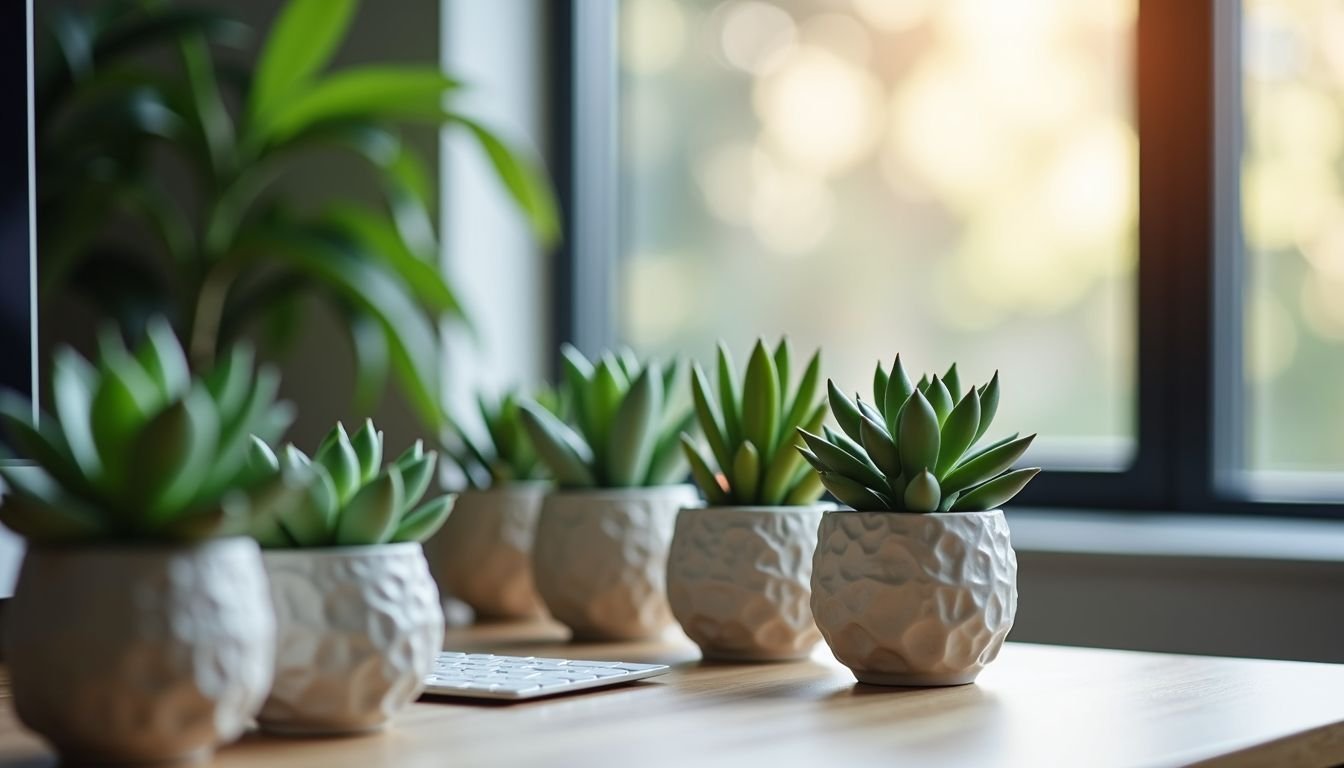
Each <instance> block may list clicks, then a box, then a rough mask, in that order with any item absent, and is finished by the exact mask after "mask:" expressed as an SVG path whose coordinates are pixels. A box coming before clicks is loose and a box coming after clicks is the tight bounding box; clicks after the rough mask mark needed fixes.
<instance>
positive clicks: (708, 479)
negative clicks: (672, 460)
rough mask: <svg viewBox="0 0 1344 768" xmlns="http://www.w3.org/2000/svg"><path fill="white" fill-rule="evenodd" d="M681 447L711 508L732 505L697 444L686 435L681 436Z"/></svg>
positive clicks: (693, 477) (692, 473)
mask: <svg viewBox="0 0 1344 768" xmlns="http://www.w3.org/2000/svg"><path fill="white" fill-rule="evenodd" d="M681 447H682V450H683V451H684V452H685V455H686V461H687V462H688V463H689V464H690V467H691V478H692V479H693V480H695V484H696V485H697V486H699V487H700V492H701V493H703V494H704V495H705V500H706V501H708V502H709V503H710V505H711V506H717V507H721V506H726V505H727V504H729V503H731V499H730V498H729V497H728V492H727V491H725V490H724V489H723V486H722V485H720V484H719V479H718V477H717V476H716V475H715V474H714V470H712V469H710V468H709V461H708V460H707V459H706V458H705V456H704V455H702V454H701V453H700V449H699V448H697V447H696V445H695V442H694V441H693V440H691V438H690V437H688V436H686V435H682V436H681Z"/></svg>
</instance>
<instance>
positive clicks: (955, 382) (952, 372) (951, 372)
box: [943, 363, 962, 396]
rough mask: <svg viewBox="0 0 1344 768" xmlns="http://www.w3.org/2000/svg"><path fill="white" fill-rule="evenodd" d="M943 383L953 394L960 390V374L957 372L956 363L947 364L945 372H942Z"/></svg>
mask: <svg viewBox="0 0 1344 768" xmlns="http://www.w3.org/2000/svg"><path fill="white" fill-rule="evenodd" d="M943 385H944V386H946V387H947V391H948V392H950V393H951V394H952V395H953V396H955V395H956V394H957V393H958V392H960V391H961V390H962V386H961V374H959V373H957V364H956V363H953V364H952V365H950V366H948V369H947V372H946V373H944V374H943Z"/></svg>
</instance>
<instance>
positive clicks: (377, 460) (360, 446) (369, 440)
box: [350, 419, 383, 483]
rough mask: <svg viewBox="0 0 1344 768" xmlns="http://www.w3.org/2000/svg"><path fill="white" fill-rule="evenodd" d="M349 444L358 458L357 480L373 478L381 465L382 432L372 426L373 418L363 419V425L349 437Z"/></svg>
mask: <svg viewBox="0 0 1344 768" xmlns="http://www.w3.org/2000/svg"><path fill="white" fill-rule="evenodd" d="M350 444H351V446H352V447H353V448H354V449H355V457H356V458H357V459H359V482H360V483H367V482H369V481H371V480H373V478H375V477H377V476H378V470H379V468H380V467H382V465H383V433H382V432H380V431H378V430H377V429H376V428H375V427H374V426H373V419H365V420H364V426H363V427H360V429H359V431H358V432H356V433H355V436H354V437H353V438H351V440H350Z"/></svg>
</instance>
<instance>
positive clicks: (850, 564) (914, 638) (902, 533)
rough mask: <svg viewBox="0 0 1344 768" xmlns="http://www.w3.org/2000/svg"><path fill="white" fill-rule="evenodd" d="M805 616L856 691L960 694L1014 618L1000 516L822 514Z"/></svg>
mask: <svg viewBox="0 0 1344 768" xmlns="http://www.w3.org/2000/svg"><path fill="white" fill-rule="evenodd" d="M818 538H819V540H818V542H817V552H816V555H815V557H814V558H813V561H812V613H813V615H814V616H815V617H816V620H817V626H818V627H819V628H820V629H821V634H822V635H823V636H824V637H825V638H826V643H827V645H829V646H830V647H831V651H832V652H834V653H835V657H836V658H837V659H839V660H840V662H841V663H842V664H844V665H845V666H847V667H849V668H850V669H851V670H852V671H853V672H854V676H855V677H857V678H858V679H859V680H860V681H861V682H864V683H872V684H875V685H960V684H962V683H969V682H971V681H973V680H975V678H976V676H977V675H979V674H980V670H982V669H984V667H985V665H986V664H988V663H990V662H991V661H993V660H994V658H995V657H996V656H997V655H998V653H999V648H1000V647H1002V645H1003V639H1004V638H1005V637H1006V636H1007V635H1008V630H1010V629H1012V626H1013V617H1014V616H1015V615H1016V613H1017V555H1016V554H1015V553H1014V552H1013V545H1012V542H1011V541H1010V540H1009V536H1008V521H1007V520H1005V519H1004V516H1003V512H1002V511H1001V510H991V511H989V512H949V513H934V514H908V513H894V512H852V511H843V512H827V513H826V515H825V516H824V517H823V518H822V520H821V528H820V531H819V532H818Z"/></svg>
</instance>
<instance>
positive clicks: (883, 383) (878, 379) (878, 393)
mask: <svg viewBox="0 0 1344 768" xmlns="http://www.w3.org/2000/svg"><path fill="white" fill-rule="evenodd" d="M873 402H874V403H877V405H878V407H879V408H881V407H882V406H883V405H884V404H885V403H886V402H887V372H886V370H885V369H883V368H882V361H881V360H878V361H877V368H875V369H873ZM879 421H882V420H881V419H879Z"/></svg>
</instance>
